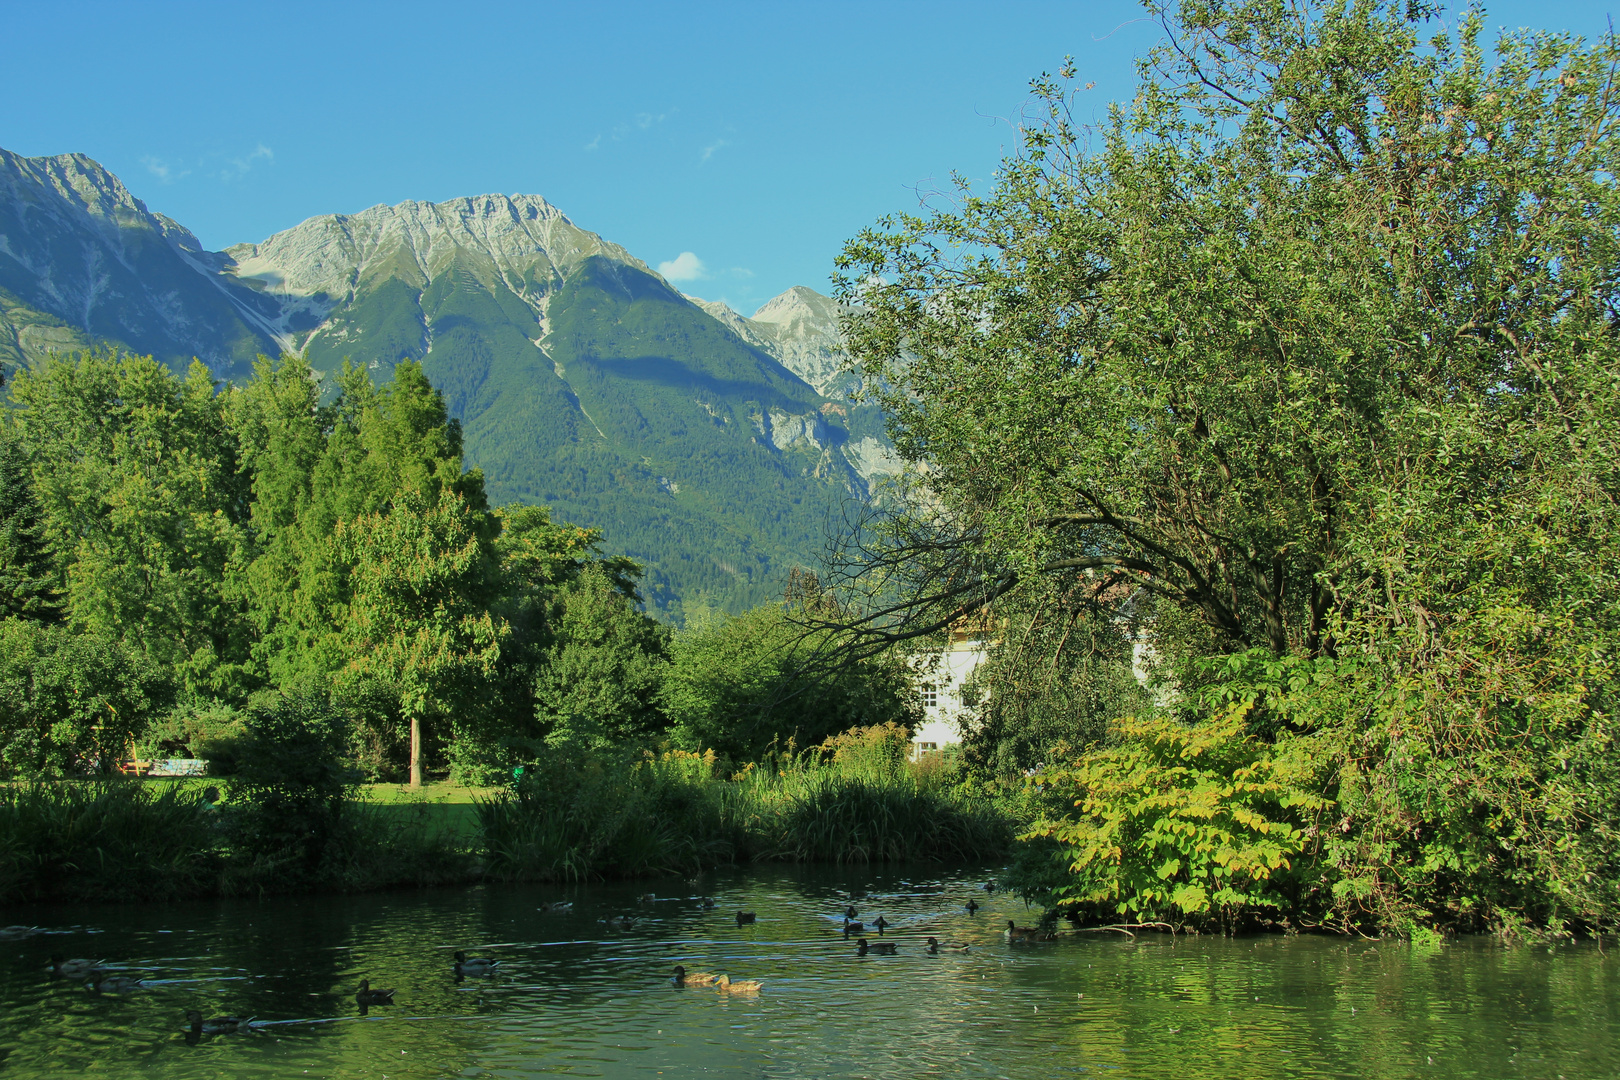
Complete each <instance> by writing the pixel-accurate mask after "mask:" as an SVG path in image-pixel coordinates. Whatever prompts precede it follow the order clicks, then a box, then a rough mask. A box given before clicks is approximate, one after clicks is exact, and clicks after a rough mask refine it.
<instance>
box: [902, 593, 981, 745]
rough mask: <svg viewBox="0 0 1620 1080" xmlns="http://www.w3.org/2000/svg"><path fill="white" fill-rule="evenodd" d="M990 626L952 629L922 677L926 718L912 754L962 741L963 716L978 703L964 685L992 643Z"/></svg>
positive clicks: (913, 741)
mask: <svg viewBox="0 0 1620 1080" xmlns="http://www.w3.org/2000/svg"><path fill="white" fill-rule="evenodd" d="M990 644H991V642H990V632H989V629H988V627H974V628H968V627H966V626H965V625H964V626H963V627H961V628H959V629H955V630H952V631H951V635H950V639H949V641H948V642H947V643H946V645H945V647H944V648H943V649H942V650H941V651H940V653H939V655H938V657H936V659H935V661H934V664H933V666H932V667H931V668H929V670H928V671H926V672H925V673H924V675H923V678H922V685H921V692H922V707H923V722H922V723H921V724H919V725H918V726H917V729H916V731H914V732H912V735H911V756H912V757H913V758H916V757H917V756H919V755H921V754H926V753H929V752H931V751H935V750H942V749H944V748H945V747H947V746H953V745H955V744H957V743H960V742H961V741H962V728H961V720H962V715H963V713H965V712H968V711H969V710H971V709H972V708H973V707H974V706H976V705H977V704H978V701H977V700H976V699H974V698H973V695H972V692H971V691H969V693H968V695H967V696H964V693H963V691H964V689H965V688H966V687H967V684H968V682H969V676H971V675H972V674H973V671H974V669H975V668H977V667H978V666H979V665H980V664H982V663H984V658H985V655H986V653H987V651H988V650H989V647H990Z"/></svg>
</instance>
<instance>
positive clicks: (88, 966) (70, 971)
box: [51, 953, 101, 979]
mask: <svg viewBox="0 0 1620 1080" xmlns="http://www.w3.org/2000/svg"><path fill="white" fill-rule="evenodd" d="M100 965H101V961H99V960H65V959H63V958H62V956H61V954H59V953H52V954H51V974H52V975H54V976H56V977H57V978H58V979H88V978H90V977H91V976H92V975H96V974H99V973H100V971H101V966H100Z"/></svg>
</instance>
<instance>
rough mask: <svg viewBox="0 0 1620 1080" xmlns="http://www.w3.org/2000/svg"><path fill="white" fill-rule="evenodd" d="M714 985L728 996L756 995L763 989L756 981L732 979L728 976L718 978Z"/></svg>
mask: <svg viewBox="0 0 1620 1080" xmlns="http://www.w3.org/2000/svg"><path fill="white" fill-rule="evenodd" d="M714 985H715V986H717V987H719V988H720V989H721V990H724V991H725V992H726V993H728V994H757V993H759V992H760V991H761V990H763V989H765V984H764V983H762V982H760V981H759V980H758V979H733V978H732V977H731V976H730V975H722V976H720V977H719V978H718V979H716V980H715V982H714Z"/></svg>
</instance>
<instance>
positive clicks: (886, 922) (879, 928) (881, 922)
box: [872, 915, 891, 937]
mask: <svg viewBox="0 0 1620 1080" xmlns="http://www.w3.org/2000/svg"><path fill="white" fill-rule="evenodd" d="M872 925H873V926H875V927H877V932H878V935H879V936H880V937H881V936H882V934H883V930H884V928H885V927H887V926H889V925H891V924H890V923H889V920H887V919H885V918H884V917H883V916H881V915H879V916H878V917H877V922H875V923H873V924H872Z"/></svg>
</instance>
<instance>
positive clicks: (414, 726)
mask: <svg viewBox="0 0 1620 1080" xmlns="http://www.w3.org/2000/svg"><path fill="white" fill-rule="evenodd" d="M421 786H422V718H421V717H420V716H418V715H417V714H416V713H414V712H413V713H411V787H413V788H419V787H421Z"/></svg>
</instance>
